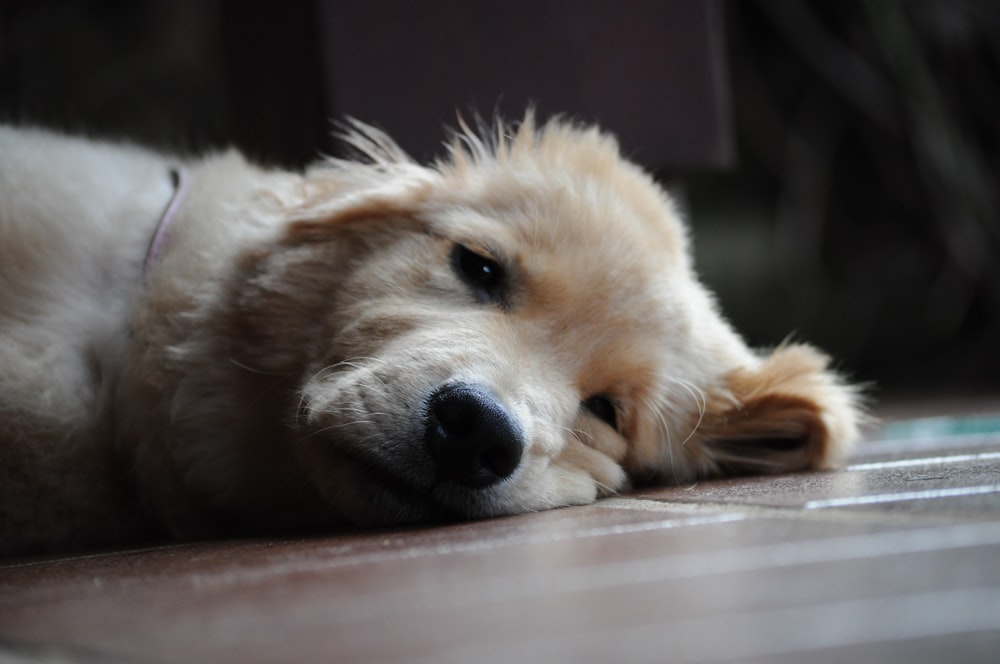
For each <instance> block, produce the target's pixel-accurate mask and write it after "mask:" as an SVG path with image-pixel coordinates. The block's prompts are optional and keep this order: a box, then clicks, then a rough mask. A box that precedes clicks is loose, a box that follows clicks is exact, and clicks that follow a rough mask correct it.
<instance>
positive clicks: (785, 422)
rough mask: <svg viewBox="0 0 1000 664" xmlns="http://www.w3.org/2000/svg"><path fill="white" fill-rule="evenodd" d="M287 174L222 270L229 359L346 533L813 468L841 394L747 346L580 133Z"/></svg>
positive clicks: (380, 151) (840, 416) (660, 209)
mask: <svg viewBox="0 0 1000 664" xmlns="http://www.w3.org/2000/svg"><path fill="white" fill-rule="evenodd" d="M354 140H355V142H356V143H357V144H358V145H359V146H360V147H362V148H363V149H365V150H366V151H367V152H368V153H369V155H370V156H371V157H372V159H373V160H374V163H371V164H364V165H360V164H350V163H347V162H335V163H333V164H332V165H330V166H329V168H328V169H321V170H319V171H314V172H312V173H310V174H309V175H308V177H307V181H306V184H305V185H304V187H305V189H304V192H305V193H304V198H305V201H306V202H305V203H303V206H302V208H301V209H300V210H299V211H297V212H296V215H295V216H296V219H295V220H293V222H292V223H290V225H289V229H288V232H287V234H286V235H285V237H284V238H283V240H282V241H281V242H280V243H279V244H278V245H276V246H274V247H271V248H269V249H267V250H265V251H261V252H259V253H258V254H255V255H253V256H251V257H249V258H248V260H247V262H246V265H245V266H244V269H243V271H242V272H241V277H240V282H239V283H240V286H239V289H240V294H239V297H238V298H237V299H238V301H239V306H238V311H239V315H238V318H239V325H240V326H241V327H240V329H241V330H242V333H241V336H242V337H243V339H244V341H242V342H241V344H240V345H238V348H237V353H238V354H239V356H240V360H241V361H242V362H246V363H247V364H249V365H252V366H255V367H259V368H260V369H261V370H262V371H267V372H275V373H281V374H283V375H292V376H294V383H295V388H296V393H297V399H296V403H295V404H294V406H295V407H294V409H292V410H294V412H290V413H289V422H290V423H291V424H292V426H293V427H294V428H295V430H296V436H295V442H294V444H295V454H297V456H298V458H299V461H300V463H301V465H302V467H303V469H304V472H305V473H306V474H307V476H308V477H309V478H310V480H311V481H312V482H313V483H315V485H316V486H317V487H318V488H319V489H320V491H321V492H322V493H323V495H324V496H325V497H326V498H327V500H328V501H329V502H330V503H331V504H332V505H333V506H334V507H335V508H336V510H337V511H338V512H340V513H342V514H343V515H344V516H345V517H346V518H348V519H349V520H352V521H355V522H359V523H365V524H378V523H395V522H405V521H412V520H418V519H425V518H439V517H447V516H455V515H457V516H462V517H467V516H472V517H476V516H491V515H498V514H509V513H516V512H524V511H531V510H540V509H546V508H551V507H557V506H562V505H568V504H580V503H587V502H590V501H592V500H594V499H595V498H597V497H599V496H602V495H606V494H609V493H612V492H616V491H619V490H621V489H623V488H626V487H627V486H628V485H629V484H630V482H633V481H636V480H638V481H644V480H647V479H655V478H664V479H666V480H670V481H685V480H690V479H693V478H695V477H700V476H709V475H713V474H719V473H723V472H748V471H776V470H785V469H795V468H805V467H810V466H820V465H824V464H826V463H828V462H829V461H830V460H831V459H832V458H833V457H834V456H836V455H837V454H838V453H839V452H841V451H842V450H843V449H844V448H845V447H846V446H847V445H849V444H850V443H851V442H852V441H853V438H854V436H855V429H856V412H855V405H854V395H853V393H852V392H851V391H850V390H849V389H848V388H845V387H843V386H842V385H841V384H840V383H839V382H838V381H837V379H836V378H835V377H834V376H833V375H831V374H829V373H827V372H826V369H825V359H824V358H823V357H822V356H821V355H819V354H818V353H816V352H815V351H813V350H811V349H809V348H807V347H803V346H794V347H784V348H780V349H779V350H777V351H776V352H775V353H773V354H772V355H771V356H770V357H768V358H760V357H758V356H757V355H756V354H754V353H752V352H751V351H750V350H749V349H748V348H747V347H746V346H745V345H744V344H743V342H742V341H741V340H740V339H739V337H738V336H737V335H736V334H734V333H733V332H732V331H731V329H730V328H729V326H728V325H727V324H726V323H725V322H724V321H723V319H722V318H721V317H720V315H719V314H718V312H717V310H716V308H715V306H714V304H713V302H712V300H711V298H710V296H709V295H708V294H707V292H706V291H705V289H704V288H703V287H702V286H701V285H700V284H699V283H698V281H697V279H696V277H695V275H694V272H693V270H692V267H691V265H690V260H689V256H688V248H687V239H686V234H685V230H684V228H683V226H682V224H681V223H680V221H679V220H678V218H677V215H676V213H675V211H674V209H673V206H672V204H671V203H670V201H669V199H668V198H667V197H666V195H665V194H664V193H663V192H662V190H661V189H660V188H659V187H657V186H656V185H655V184H654V183H653V182H652V181H651V180H650V179H649V178H648V177H647V176H646V175H645V174H643V173H642V172H641V171H640V170H639V169H637V168H636V167H634V166H633V165H631V164H629V163H627V162H625V161H623V160H622V159H621V158H620V157H619V154H618V150H617V147H616V145H615V144H614V142H613V140H612V139H610V138H608V137H607V136H604V135H602V134H600V133H598V132H597V131H595V130H580V129H577V128H573V127H570V126H567V125H564V124H559V123H550V124H548V125H546V126H544V127H542V128H541V129H536V128H535V127H534V126H533V124H532V122H531V121H530V119H529V120H527V121H526V122H525V123H524V124H523V125H522V126H521V127H520V128H519V129H518V130H517V131H516V132H515V133H514V135H513V136H509V137H506V138H499V139H497V140H496V141H495V144H494V145H491V146H487V145H486V144H484V142H483V141H482V139H480V138H478V137H476V136H474V135H472V134H471V133H469V134H466V135H464V138H463V139H462V140H464V141H465V147H461V146H460V145H456V147H455V148H453V151H452V156H451V160H450V161H448V162H446V163H439V164H436V165H435V166H433V167H426V168H425V167H420V166H417V165H415V164H413V163H412V162H408V161H407V160H406V159H405V158H404V157H402V156H401V155H400V154H399V153H398V152H396V150H395V148H394V147H393V146H392V145H390V144H388V143H387V142H386V140H385V139H384V137H376V139H375V140H374V141H368V139H367V138H366V137H365V136H363V135H360V134H359V135H356V136H355V138H354Z"/></svg>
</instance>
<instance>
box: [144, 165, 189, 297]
mask: <svg viewBox="0 0 1000 664" xmlns="http://www.w3.org/2000/svg"><path fill="white" fill-rule="evenodd" d="M188 179H189V178H188V173H187V171H186V170H184V169H183V168H181V167H177V168H171V169H170V183H171V184H172V185H173V187H174V193H173V195H171V196H170V201H169V202H168V203H167V207H166V208H164V210H163V214H162V215H160V221H159V222H157V224H156V231H155V232H154V233H153V239H152V240H150V241H149V247H148V248H147V249H146V258H145V260H143V262H142V281H143V283H144V284H148V283H149V280H150V278H151V277H152V275H153V267H154V266H155V265H156V262H157V260H158V258H159V256H160V253H161V252H162V251H163V247H164V246H165V245H166V244H167V239H168V237H169V231H170V224H171V223H172V222H173V220H174V217H175V216H177V210H178V208H180V206H181V203H182V202H183V201H184V197H185V196H186V195H187V190H188Z"/></svg>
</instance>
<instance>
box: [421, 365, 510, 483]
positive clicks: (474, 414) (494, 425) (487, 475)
mask: <svg viewBox="0 0 1000 664" xmlns="http://www.w3.org/2000/svg"><path fill="white" fill-rule="evenodd" d="M424 445H425V446H426V448H427V452H428V454H430V456H431V458H432V459H433V460H434V463H435V465H436V466H437V469H438V473H439V475H440V477H441V478H442V479H448V480H452V481H455V482H458V483H460V484H464V485H465V486H468V487H471V488H474V489H481V488H483V487H487V486H489V485H491V484H496V483H497V482H499V481H500V480H502V479H504V478H506V477H510V475H511V473H513V472H514V470H515V469H516V468H517V465H518V464H519V463H520V462H521V453H522V452H523V451H524V436H523V435H522V433H521V429H520V427H518V426H517V422H515V421H514V419H513V418H512V417H511V416H510V414H509V413H508V412H507V409H506V408H504V406H503V404H501V403H500V402H499V401H498V400H497V398H496V397H494V396H493V395H492V394H491V393H490V392H489V390H487V389H485V388H483V387H479V386H476V385H469V384H465V383H456V384H451V385H446V386H444V387H442V388H441V389H439V390H438V391H437V392H435V393H434V394H432V395H431V398H430V400H429V401H428V408H427V433H426V435H425V437H424Z"/></svg>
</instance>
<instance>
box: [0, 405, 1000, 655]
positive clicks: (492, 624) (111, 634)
mask: <svg viewBox="0 0 1000 664" xmlns="http://www.w3.org/2000/svg"><path fill="white" fill-rule="evenodd" d="M965 410H966V411H968V410H969V409H965ZM910 412H911V413H912V412H913V411H912V409H911V410H910ZM918 412H920V413H921V414H928V413H929V412H930V411H927V410H918ZM952 412H957V411H952ZM974 412H979V413H980V415H979V416H973V417H965V418H963V419H958V420H956V419H922V420H919V421H897V422H890V423H889V424H888V426H886V427H885V428H884V429H883V430H882V432H881V433H880V434H878V435H877V439H875V440H872V441H870V442H869V443H868V444H866V445H865V446H864V447H863V448H862V450H860V451H859V453H858V454H857V455H856V456H855V458H854V459H853V460H852V463H851V465H850V466H849V467H848V468H846V469H845V470H844V471H842V472H838V473H828V474H802V475H794V476H783V477H774V478H753V479H742V480H731V481H726V482H715V483H704V484H700V485H697V486H692V487H677V488H672V489H661V490H656V491H646V492H642V493H637V494H634V495H630V496H625V497H620V498H615V499H610V500H606V501H603V502H601V503H598V504H597V505H593V506H590V507H583V508H572V509H565V510H557V511H552V512H545V513H540V514H532V515H527V516H521V517H512V518H506V519H497V520H492V521H484V522H478V523H469V524H459V525H448V526H440V527H431V528H418V529H407V530H400V531H391V532H369V533H362V534H351V535H340V536H331V537H324V538H313V539H308V540H269V541H238V542H216V543H205V544H197V545H184V546H168V547H159V548H154V549H145V550H138V551H123V552H118V553H112V554H100V555H86V556H77V557H70V558H65V559H62V560H56V561H47V562H16V561H11V562H8V563H6V564H0V661H5V657H6V658H10V659H12V660H20V659H27V660H29V661H30V660H35V659H40V660H44V661H77V660H82V661H113V662H114V661H135V660H141V661H177V662H195V661H198V662H227V661H228V662H254V661H330V662H360V661H397V662H532V661H539V662H542V661H544V662H557V661H565V662H591V661H594V662H674V661H676V662H687V661H690V662H706V661H708V662H719V661H739V662H803V661H808V662H843V661H863V662H878V661H886V662H896V661H907V662H934V661H948V662H996V661H1000V659H998V658H1000V399H997V400H995V401H987V402H985V403H984V404H981V405H980V407H978V408H976V409H975V410H974Z"/></svg>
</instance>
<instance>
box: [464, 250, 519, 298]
mask: <svg viewBox="0 0 1000 664" xmlns="http://www.w3.org/2000/svg"><path fill="white" fill-rule="evenodd" d="M451 262H452V266H453V267H454V269H455V271H456V272H457V273H458V276H459V277H461V279H462V281H464V282H465V283H466V284H468V286H469V287H470V288H472V291H473V293H475V295H476V298H477V299H479V300H480V301H482V302H491V301H494V300H497V299H499V297H500V295H501V292H502V290H503V287H504V283H505V279H506V275H505V274H504V269H503V267H502V266H501V265H500V263H498V262H497V261H495V260H493V259H492V258H489V257H488V256H483V255H482V254H478V253H476V252H475V251H472V250H471V249H469V248H468V247H465V246H462V245H460V244H456V245H455V249H454V250H453V251H452V255H451Z"/></svg>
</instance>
